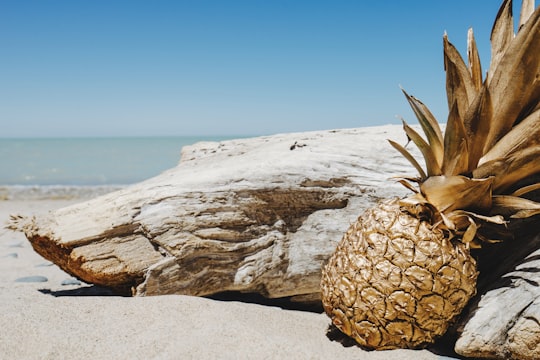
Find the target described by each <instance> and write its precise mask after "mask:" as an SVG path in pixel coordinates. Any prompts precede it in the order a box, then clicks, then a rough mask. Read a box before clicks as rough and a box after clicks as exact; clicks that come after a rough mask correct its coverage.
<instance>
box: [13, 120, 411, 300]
mask: <svg viewBox="0 0 540 360" xmlns="http://www.w3.org/2000/svg"><path fill="white" fill-rule="evenodd" d="M385 138H392V139H394V140H397V141H400V142H402V143H405V140H406V138H405V136H404V135H403V134H402V133H401V129H400V127H399V126H386V127H375V128H362V129H350V130H336V131H321V132H311V133H299V134H285V135H276V136H271V137H259V138H253V139H245V140H233V141H225V142H221V143H199V144H196V145H194V146H189V147H186V148H184V149H183V151H182V157H181V162H180V164H179V165H178V166H177V167H176V168H174V169H171V170H169V171H167V172H164V173H163V174H161V175H159V176H157V177H155V178H153V179H150V180H148V181H145V182H143V183H140V184H137V185H134V186H131V187H128V188H126V189H123V190H120V191H117V192H114V193H111V194H108V195H105V196H102V197H99V198H96V199H94V200H91V201H88V202H84V203H81V204H77V205H73V206H70V207H67V208H63V209H60V210H57V211H54V212H51V213H49V214H48V215H46V216H38V217H35V218H31V219H26V218H21V219H18V220H14V223H15V222H18V223H19V224H18V225H16V224H13V225H12V226H18V227H19V228H22V229H23V230H24V232H25V233H26V236H27V237H28V239H29V240H30V242H31V243H32V245H33V247H34V248H35V250H36V251H37V252H38V253H40V254H41V255H43V256H44V257H45V258H47V259H49V260H51V261H53V262H55V263H56V264H58V265H59V266H60V267H61V268H62V269H64V270H65V271H66V272H68V273H70V274H72V275H74V276H77V277H78V278H80V279H82V280H84V281H86V282H90V283H95V284H100V285H105V286H109V287H116V288H120V289H126V288H129V289H131V290H132V292H133V294H135V295H157V294H172V293H177V294H189V295H208V294H214V293H218V292H223V291H242V292H257V293H260V294H263V295H264V296H267V297H272V298H274V297H285V296H299V300H308V299H312V296H311V295H314V296H317V295H318V293H319V280H320V275H319V273H320V268H321V264H322V262H323V261H324V260H325V259H326V258H328V256H329V255H330V253H331V252H332V251H333V249H334V248H335V246H336V244H337V242H338V241H339V240H340V239H341V236H342V234H343V233H344V231H345V230H346V229H347V227H348V226H349V224H350V223H351V222H352V221H353V220H354V219H355V218H356V217H357V216H358V214H359V213H360V212H361V211H362V210H363V209H364V208H366V207H368V206H371V205H372V204H373V203H374V202H375V201H376V200H377V199H379V198H382V197H389V196H396V195H401V194H404V193H406V191H405V190H404V189H402V187H401V186H400V185H398V184H396V183H395V182H394V181H393V180H391V179H390V177H391V176H394V175H396V174H410V173H411V167H410V166H409V165H408V164H407V163H406V160H403V159H402V158H401V157H400V155H399V154H398V153H397V152H396V151H394V150H393V149H391V147H390V146H389V145H388V143H387V142H386V141H385ZM302 296H303V298H302Z"/></svg>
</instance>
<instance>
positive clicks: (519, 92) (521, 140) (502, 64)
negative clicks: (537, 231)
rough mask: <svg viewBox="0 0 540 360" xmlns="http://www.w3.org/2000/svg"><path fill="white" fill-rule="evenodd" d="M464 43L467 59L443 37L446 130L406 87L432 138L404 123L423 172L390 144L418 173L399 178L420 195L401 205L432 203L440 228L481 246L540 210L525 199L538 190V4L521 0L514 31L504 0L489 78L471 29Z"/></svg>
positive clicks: (509, 1) (404, 152) (495, 28)
mask: <svg viewBox="0 0 540 360" xmlns="http://www.w3.org/2000/svg"><path fill="white" fill-rule="evenodd" d="M467 40H468V41H467V62H468V64H466V63H465V61H464V60H463V58H462V57H461V55H460V54H459V52H458V51H457V49H456V48H455V47H454V46H453V45H452V44H451V43H450V42H449V41H448V36H447V35H446V34H445V35H444V37H443V44H444V66H445V71H446V93H447V98H448V107H449V115H448V120H447V124H446V129H445V131H444V135H443V133H442V131H441V128H440V126H439V123H438V122H437V120H436V119H435V117H434V116H433V114H432V113H431V112H430V111H429V109H428V108H427V107H426V106H425V105H424V104H423V103H422V102H421V101H419V100H418V99H416V98H415V97H414V96H411V95H409V94H407V93H406V92H405V91H404V90H403V93H404V94H405V97H406V98H407V101H408V102H409V104H410V106H411V107H412V110H413V112H414V114H415V115H416V117H417V119H418V122H419V123H420V125H421V127H422V130H423V131H424V134H425V136H426V138H427V141H426V140H424V138H422V137H421V136H420V135H419V134H418V133H417V132H416V131H415V130H414V129H413V128H411V127H410V126H409V125H407V124H406V123H405V121H403V128H404V130H405V133H406V134H407V137H408V139H409V141H412V142H413V143H414V144H415V145H416V146H417V147H418V148H419V150H420V152H421V153H422V155H423V157H424V160H425V164H426V170H425V171H424V169H423V168H422V166H420V164H419V163H418V162H417V161H416V159H415V158H414V157H413V156H412V155H411V153H410V152H409V151H408V150H406V149H405V147H403V146H401V145H400V144H398V143H396V142H394V141H391V140H389V142H390V144H391V145H392V146H393V147H394V148H395V149H397V150H398V151H399V152H400V153H401V154H402V155H403V156H404V157H405V158H406V159H407V160H409V162H410V163H411V164H412V165H413V166H414V167H415V168H416V170H417V171H418V173H419V176H418V177H414V178H402V179H400V180H399V181H400V182H401V183H402V184H403V185H404V186H406V187H407V188H408V189H410V190H412V191H413V192H414V193H415V194H414V195H412V196H410V197H408V198H406V199H403V200H402V205H403V206H405V207H406V208H408V209H411V208H418V207H423V208H424V209H425V208H426V207H428V208H429V209H430V213H432V214H433V216H432V220H434V221H435V225H436V226H438V227H440V228H442V229H443V230H448V231H450V232H451V233H454V234H457V235H459V236H460V237H461V239H462V241H463V242H465V243H466V244H470V245H471V246H472V247H479V246H480V243H481V241H488V242H493V241H498V240H500V239H497V237H498V236H501V237H503V236H502V235H501V231H493V229H492V228H497V227H501V225H505V224H506V223H507V221H508V220H509V219H516V218H517V219H520V218H527V217H531V216H534V215H537V214H540V203H537V202H534V201H532V200H529V199H526V198H525V197H523V196H524V195H526V194H529V193H532V192H533V191H536V190H539V189H540V182H539V181H538V178H539V177H538V175H540V7H539V8H537V9H535V5H534V0H523V2H522V7H521V16H520V20H519V25H518V32H517V34H514V21H513V15H512V0H504V1H503V4H502V6H501V8H500V10H499V12H498V14H497V16H496V19H495V22H494V25H493V29H492V32H491V64H490V67H489V71H488V72H487V74H486V77H485V79H483V78H482V69H481V64H480V58H479V55H478V49H477V47H476V42H475V39H474V34H473V31H472V29H470V30H469V32H468V38H467ZM412 182H415V183H417V184H418V188H419V189H417V188H416V187H415V186H413V185H412ZM416 212H418V210H417V211H416ZM413 213H414V212H413ZM422 213H425V211H423V212H422ZM497 225H498V226H497ZM481 227H484V228H485V229H488V230H489V229H490V228H491V231H479V229H480V228H481ZM488 234H489V235H488Z"/></svg>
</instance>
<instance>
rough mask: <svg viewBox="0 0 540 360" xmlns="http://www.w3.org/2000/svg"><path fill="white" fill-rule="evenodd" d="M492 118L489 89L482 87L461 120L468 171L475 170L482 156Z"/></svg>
mask: <svg viewBox="0 0 540 360" xmlns="http://www.w3.org/2000/svg"><path fill="white" fill-rule="evenodd" d="M492 116H493V106H492V100H491V95H490V92H489V89H488V88H487V87H486V86H483V87H482V89H481V90H480V93H479V95H478V97H477V98H476V99H475V101H474V103H473V104H472V105H471V108H470V109H469V111H468V112H467V114H466V116H465V118H464V119H463V124H464V126H465V130H466V132H467V144H468V146H469V166H468V169H469V171H471V170H472V169H474V168H476V166H477V164H478V161H479V160H480V158H481V157H482V155H484V146H485V143H486V140H487V136H488V133H489V129H490V120H491V118H492Z"/></svg>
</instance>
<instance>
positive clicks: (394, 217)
mask: <svg viewBox="0 0 540 360" xmlns="http://www.w3.org/2000/svg"><path fill="white" fill-rule="evenodd" d="M477 276H478V273H477V271H476V262H475V260H474V259H473V258H472V257H471V255H470V253H469V250H468V249H467V248H466V246H465V245H464V244H462V243H461V242H459V241H457V242H455V241H452V242H451V241H449V240H448V239H447V238H445V235H444V233H443V232H442V231H440V230H438V229H436V228H434V227H433V226H432V225H431V224H430V223H428V222H426V221H422V220H419V219H417V218H415V217H414V216H411V215H409V214H408V213H406V212H404V211H402V210H401V208H400V205H399V202H398V199H393V200H388V201H385V202H381V203H380V204H379V206H376V207H373V208H371V209H368V210H367V211H366V212H365V213H364V214H363V215H361V216H360V217H359V218H358V220H357V221H356V222H355V223H353V224H352V225H351V226H350V228H349V229H348V231H347V232H346V233H345V235H344V236H343V238H342V240H341V242H340V243H339V245H338V246H337V249H336V251H335V252H334V254H333V255H332V256H331V257H330V259H329V261H328V262H327V264H326V265H325V266H324V267H323V271H322V281H321V291H322V300H323V306H324V309H325V312H326V313H327V314H328V315H329V316H330V318H331V319H332V322H333V323H334V325H336V326H337V327H338V328H339V329H340V330H341V331H342V332H343V333H345V334H347V335H348V336H351V337H352V338H354V339H355V340H356V341H357V342H358V343H359V344H360V345H361V346H364V347H366V348H369V349H378V350H383V349H394V348H419V347H423V346H425V345H427V344H429V343H432V342H433V341H434V340H435V339H436V338H437V337H439V336H441V335H443V334H444V333H445V332H446V330H447V329H448V326H449V325H450V324H451V322H452V320H453V319H454V318H455V317H456V316H457V315H458V314H459V313H461V311H462V310H463V308H464V306H465V305H466V304H467V302H468V301H469V299H470V298H471V297H472V296H474V294H475V293H476V279H477Z"/></svg>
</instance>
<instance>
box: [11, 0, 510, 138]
mask: <svg viewBox="0 0 540 360" xmlns="http://www.w3.org/2000/svg"><path fill="white" fill-rule="evenodd" d="M500 3H501V1H500V0H475V1H471V0H452V1H442V0H410V1H402V0H399V1H398V0H394V1H363V0H356V1H353V0H349V1H345V0H327V1H320V0H309V1H307V0H306V1H305V0H296V1H292V0H289V1H281V0H272V1H270V0H246V1H237V0H227V1H224V0H222V1H217V0H215V1H212V0H193V1H182V0H176V1H163V0H153V1H150V0H148V1H139V0H129V1H121V0H106V1H103V0H92V1H82V0H81V1H74V0H64V1H62V0H38V1H28V0H0V137H4V138H5V137H94V136H184V135H185V136H207V135H208V136H216V135H217V136H236V135H238V136H249V135H268V134H275V133H283V132H296V131H311V130H324V129H335V128H351V127H363V126H374V125H384V124H399V123H400V121H401V120H400V118H401V117H403V118H404V119H405V120H407V121H408V122H411V123H415V122H416V120H415V118H414V115H413V113H412V111H411V110H410V109H409V108H408V105H407V102H406V100H405V98H404V97H403V94H402V93H401V90H400V86H402V87H403V88H404V89H405V90H407V92H409V93H410V94H412V95H414V96H416V97H418V98H419V99H420V100H422V101H423V102H424V103H425V104H426V105H427V106H428V107H429V108H430V109H431V110H432V112H433V113H434V114H435V116H436V117H437V118H438V119H439V121H440V122H445V121H446V116H447V105H446V95H445V74H444V67H443V56H442V36H443V34H444V32H445V31H446V32H447V33H448V36H449V39H450V41H451V42H452V43H453V44H454V45H455V46H456V47H457V48H458V50H460V52H461V53H462V54H465V51H466V43H467V30H468V29H469V27H473V29H474V32H475V37H476V42H477V44H478V46H479V49H480V56H481V59H482V66H483V69H484V70H486V69H487V67H488V64H489V57H490V50H489V35H490V32H491V27H492V23H493V20H494V18H495V15H496V14H497V11H498V8H499V6H500ZM519 3H520V2H519V1H516V4H514V7H515V8H516V9H515V11H514V14H515V17H516V18H517V17H518V16H517V14H519V11H518V10H519V9H518V8H517V7H518V6H519Z"/></svg>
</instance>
